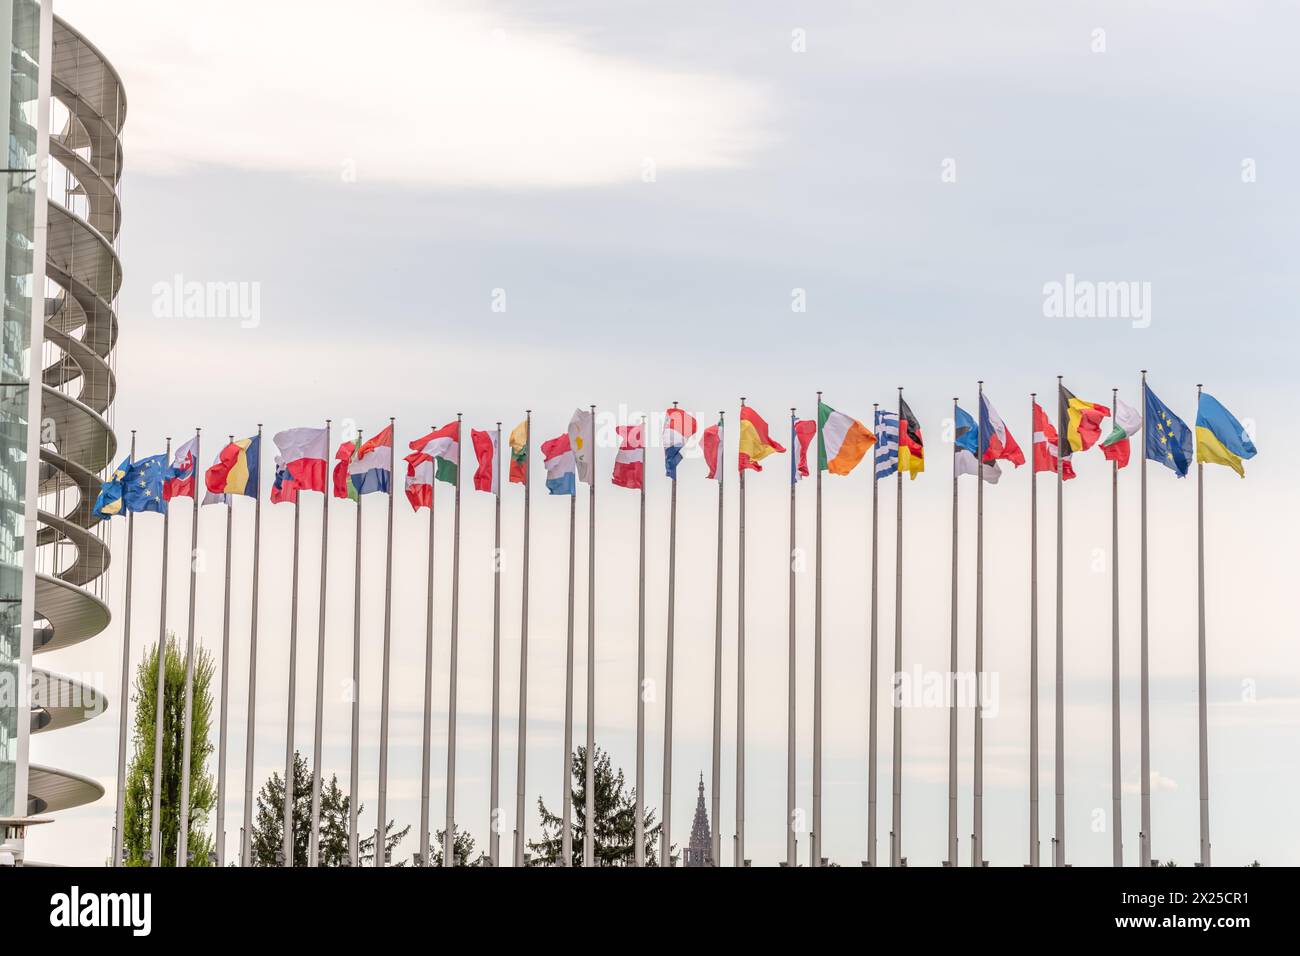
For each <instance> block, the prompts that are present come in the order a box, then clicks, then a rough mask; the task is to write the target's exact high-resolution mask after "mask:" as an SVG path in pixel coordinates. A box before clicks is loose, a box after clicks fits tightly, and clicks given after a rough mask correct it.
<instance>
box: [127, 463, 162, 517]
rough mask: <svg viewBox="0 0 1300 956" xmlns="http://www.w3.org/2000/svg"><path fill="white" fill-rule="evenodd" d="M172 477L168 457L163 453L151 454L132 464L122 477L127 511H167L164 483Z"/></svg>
mask: <svg viewBox="0 0 1300 956" xmlns="http://www.w3.org/2000/svg"><path fill="white" fill-rule="evenodd" d="M168 477H170V469H169V468H168V467H167V459H166V457H165V456H163V455H150V456H149V457H148V458H141V459H140V460H139V461H136V462H133V463H132V464H131V470H130V471H129V472H127V475H126V477H125V478H124V479H122V500H123V501H125V502H126V510H127V511H156V512H158V513H159V514H166V513H167V499H166V497H165V496H164V495H163V483H164V482H165V481H166V480H167V479H168Z"/></svg>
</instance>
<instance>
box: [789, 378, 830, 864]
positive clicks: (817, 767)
mask: <svg viewBox="0 0 1300 956" xmlns="http://www.w3.org/2000/svg"><path fill="white" fill-rule="evenodd" d="M816 407H817V422H818V425H817V510H816V519H817V530H816V534H815V537H814V547H815V552H814V561H815V562H816V571H815V572H814V579H813V580H814V585H813V827H812V839H810V840H809V841H808V842H809V843H810V844H811V848H810V849H811V851H812V862H811V865H812V866H821V865H822V463H821V450H822V447H823V446H822V442H823V438H822V430H821V407H822V393H821V392H818V393H817V406H816ZM792 447H795V448H797V446H792ZM792 454H794V452H792ZM792 494H793V492H792ZM791 507H793V500H792V502H791ZM792 522H793V519H792ZM791 529H792V530H793V523H792V525H791ZM793 587H794V585H793V583H791V588H793ZM793 606H794V605H793V603H791V607H792V608H793ZM792 627H793V622H792ZM790 640H791V646H790V665H791V677H790V680H791V685H793V683H794V674H793V670H794V632H793V630H792V631H791V633H790ZM793 719H794V717H793V715H791V720H792V721H793Z"/></svg>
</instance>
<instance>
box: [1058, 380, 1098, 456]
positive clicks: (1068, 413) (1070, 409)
mask: <svg viewBox="0 0 1300 956" xmlns="http://www.w3.org/2000/svg"><path fill="white" fill-rule="evenodd" d="M1058 392H1059V394H1058V414H1057V421H1058V422H1059V423H1060V424H1059V425H1058V426H1057V427H1059V428H1060V429H1061V432H1062V433H1063V434H1064V435H1065V457H1066V458H1069V457H1070V453H1071V452H1072V451H1087V450H1088V449H1089V448H1091V447H1092V446H1093V445H1094V444H1096V442H1097V439H1098V438H1100V437H1101V422H1102V419H1104V418H1106V416H1108V415H1109V414H1110V409H1109V408H1107V407H1106V406H1105V405H1098V404H1097V403H1096V402H1085V401H1084V400H1083V399H1081V398H1076V397H1075V395H1074V393H1073V392H1072V391H1070V390H1069V389H1068V388H1066V387H1065V386H1064V385H1061V386H1059V388H1058Z"/></svg>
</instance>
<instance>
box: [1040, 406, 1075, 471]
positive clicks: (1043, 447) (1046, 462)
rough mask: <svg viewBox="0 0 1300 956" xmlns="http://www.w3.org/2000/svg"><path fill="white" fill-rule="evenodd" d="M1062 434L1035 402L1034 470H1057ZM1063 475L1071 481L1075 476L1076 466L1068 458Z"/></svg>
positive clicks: (1063, 468)
mask: <svg viewBox="0 0 1300 956" xmlns="http://www.w3.org/2000/svg"><path fill="white" fill-rule="evenodd" d="M1060 441H1061V439H1060V436H1059V435H1058V434H1057V432H1056V429H1055V428H1053V427H1052V420H1051V419H1050V418H1048V417H1047V412H1045V411H1043V407H1042V406H1041V405H1039V404H1038V403H1037V402H1035V403H1034V471H1035V472H1039V471H1051V472H1055V471H1056V454H1057V446H1058V445H1059V444H1060ZM1061 477H1062V478H1063V479H1064V480H1065V481H1069V480H1070V479H1071V478H1073V477H1074V466H1073V465H1072V464H1070V459H1069V458H1066V459H1065V463H1064V464H1063V466H1062V468H1061Z"/></svg>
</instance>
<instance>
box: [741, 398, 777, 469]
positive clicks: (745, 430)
mask: <svg viewBox="0 0 1300 956" xmlns="http://www.w3.org/2000/svg"><path fill="white" fill-rule="evenodd" d="M773 452H780V453H784V452H785V448H784V447H783V446H781V445H779V444H777V443H776V442H775V441H773V440H772V437H771V436H770V435H768V433H767V422H765V421H763V418H762V416H761V415H759V414H758V412H756V411H754V409H753V408H751V407H750V406H748V405H742V406H741V407H740V454H739V456H738V459H737V462H738V464H739V468H740V470H741V471H744V470H745V469H746V468H752V469H754V471H762V470H763V466H762V465H760V464H759V462H760V461H762V460H763V459H764V458H766V457H767V456H768V455H770V454H772V453H773Z"/></svg>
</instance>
